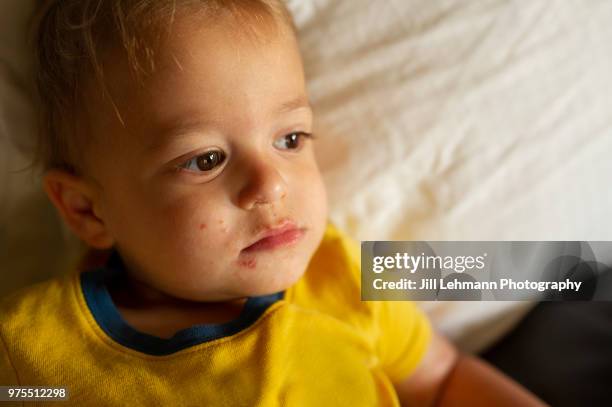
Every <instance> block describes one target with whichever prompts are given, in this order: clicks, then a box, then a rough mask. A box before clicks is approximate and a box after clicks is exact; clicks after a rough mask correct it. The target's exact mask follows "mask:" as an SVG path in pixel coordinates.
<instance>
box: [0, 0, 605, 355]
mask: <svg viewBox="0 0 612 407" xmlns="http://www.w3.org/2000/svg"><path fill="white" fill-rule="evenodd" d="M32 4H33V1H23V0H4V1H3V2H2V5H0V273H2V274H1V275H0V279H1V281H2V284H0V295H5V294H6V293H8V292H11V291H14V290H15V289H17V288H19V287H22V286H24V285H26V284H29V283H32V282H35V281H40V280H42V279H44V278H47V277H48V276H52V275H56V274H60V273H63V272H65V271H66V270H67V269H68V268H69V267H70V266H71V265H73V264H74V262H75V261H76V260H75V259H76V257H77V254H78V253H79V245H78V244H77V243H76V241H75V240H74V239H72V238H70V235H69V234H67V233H66V232H65V230H64V229H63V228H62V226H61V223H60V221H59V219H58V218H57V216H56V215H55V212H54V210H53V208H52V207H51V205H50V203H49V202H47V200H46V198H45V196H44V195H43V192H42V189H41V187H40V182H39V181H38V180H37V179H36V178H35V177H33V176H32V175H31V174H30V173H28V172H27V171H23V172H15V171H16V170H19V169H20V168H23V167H24V166H25V165H27V158H26V154H27V151H28V149H29V148H30V147H31V144H32V136H33V121H34V117H33V114H32V112H31V106H30V102H29V100H28V97H27V92H26V90H27V87H28V86H29V85H28V67H29V60H28V57H27V53H26V52H25V44H24V42H23V38H24V35H25V31H24V30H25V21H26V19H27V16H28V13H29V11H30V9H31V6H32ZM288 4H289V7H290V9H291V10H292V12H293V13H294V15H295V19H296V25H297V27H298V30H299V41H300V47H301V48H302V52H303V56H304V62H305V69H306V76H307V80H308V87H309V92H310V97H311V101H312V104H313V106H314V109H315V133H316V134H317V135H318V136H319V138H318V140H317V141H316V143H317V145H316V149H317V157H318V160H319V163H320V166H321V170H322V172H323V174H324V177H325V182H326V185H327V187H328V196H329V201H330V216H331V218H332V219H333V220H334V221H335V222H336V224H337V225H338V226H339V227H341V228H342V229H344V230H345V231H346V232H348V233H349V234H350V235H352V236H353V237H355V239H357V240H612V224H611V223H612V222H611V220H612V189H611V188H610V187H609V185H610V174H612V160H611V158H612V101H611V100H610V99H611V97H612V96H611V95H612V77H611V75H610V74H609V73H610V72H612V47H610V46H609V44H611V43H612V25H610V24H609V22H610V21H612V2H608V1H604V0H576V1H573V2H566V1H554V0H550V1H545V0H533V1H530V2H526V1H521V0H514V1H511V0H507V1H501V0H482V1H477V2H476V1H474V2H467V1H461V0H449V1H441V0H439V1H429V0H388V1H382V0H381V1H376V2H373V1H369V0H351V1H347V0H343V1H337V0H288ZM609 256H612V254H610V255H609ZM420 305H421V306H422V307H423V308H424V309H425V310H426V311H427V312H428V313H429V315H430V316H431V318H432V321H433V322H434V324H435V325H436V326H437V327H438V329H439V330H441V331H442V332H444V333H446V334H447V335H449V336H450V337H451V338H453V339H454V340H455V341H456V342H457V343H458V344H459V345H460V346H461V347H462V348H463V349H465V350H468V351H479V350H482V349H484V348H486V347H487V346H489V345H490V344H491V343H493V342H494V341H495V340H496V339H498V338H499V337H501V336H502V335H503V334H504V333H506V332H507V331H508V330H509V329H511V327H512V326H513V325H514V324H516V323H517V322H518V321H519V320H520V318H521V317H522V316H523V315H524V314H525V313H526V312H527V311H528V310H529V309H530V308H531V307H532V305H533V304H531V303H514V302H483V303H481V302H440V303H434V302H424V303H420Z"/></svg>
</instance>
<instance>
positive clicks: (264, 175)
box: [238, 160, 287, 210]
mask: <svg viewBox="0 0 612 407" xmlns="http://www.w3.org/2000/svg"><path fill="white" fill-rule="evenodd" d="M246 171H247V173H248V175H247V178H246V179H247V181H246V183H245V185H244V186H243V187H242V188H241V189H240V191H239V193H238V205H239V206H240V207H241V208H243V209H247V210H248V209H252V208H253V207H254V206H255V205H263V204H272V203H275V202H277V201H279V200H280V199H282V198H283V197H285V195H286V193H287V184H286V182H285V180H284V179H283V177H282V174H281V173H280V172H279V170H278V169H277V168H275V166H274V165H273V164H272V163H266V162H264V160H258V161H257V162H255V163H254V164H253V165H252V166H250V167H248V168H246Z"/></svg>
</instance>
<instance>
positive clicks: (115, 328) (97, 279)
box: [80, 251, 285, 356]
mask: <svg viewBox="0 0 612 407" xmlns="http://www.w3.org/2000/svg"><path fill="white" fill-rule="evenodd" d="M124 272H125V268H124V265H123V262H122V261H121V257H120V256H119V253H118V252H117V251H113V252H112V254H111V256H110V257H109V259H108V261H107V262H106V265H105V266H104V267H101V268H97V269H93V270H89V271H85V272H83V273H81V275H80V282H81V289H82V290H83V295H84V297H85V301H86V303H87V306H88V307H89V310H90V311H91V313H92V315H93V317H94V319H95V320H96V322H97V323H98V325H99V326H100V328H102V330H104V332H106V333H107V334H108V336H110V337H111V338H112V339H114V340H115V341H116V342H118V343H120V344H121V345H123V346H126V347H128V348H131V349H134V350H137V351H139V352H142V353H146V354H149V355H156V356H161V355H170V354H172V353H175V352H178V351H180V350H183V349H186V348H189V347H191V346H195V345H198V344H200V343H203V342H209V341H212V340H215V339H219V338H224V337H226V336H231V335H234V334H235V333H238V332H240V331H241V330H243V329H245V328H247V327H249V326H250V325H252V324H253V323H254V322H255V321H256V320H257V319H258V318H259V317H260V316H261V315H262V314H263V313H264V312H265V311H266V309H268V307H270V306H271V305H272V304H274V303H275V302H277V301H279V300H282V299H283V298H284V295H285V292H284V291H280V292H277V293H274V294H269V295H262V296H257V297H248V298H247V301H246V302H245V304H244V307H243V309H242V312H241V313H240V315H239V316H238V317H237V318H236V319H234V320H232V321H229V322H226V323H222V324H202V325H194V326H191V327H189V328H185V329H182V330H180V331H178V332H177V333H176V334H175V335H174V336H173V337H172V338H169V339H166V338H160V337H158V336H154V335H150V334H147V333H144V332H140V331H138V330H136V329H135V328H133V327H132V326H130V325H129V324H128V323H127V322H126V321H125V320H124V319H123V318H122V317H121V314H120V313H119V310H118V309H117V307H116V306H115V304H114V303H113V300H112V298H111V296H110V294H109V292H108V289H107V286H108V284H109V282H110V281H111V280H112V279H113V278H115V277H116V276H117V275H118V274H119V273H124Z"/></svg>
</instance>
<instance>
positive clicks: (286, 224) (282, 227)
mask: <svg viewBox="0 0 612 407" xmlns="http://www.w3.org/2000/svg"><path fill="white" fill-rule="evenodd" d="M293 229H297V225H296V224H295V222H294V221H292V220H291V219H284V220H282V221H280V222H279V223H277V224H276V225H274V226H264V227H262V228H260V230H261V232H259V233H258V235H257V237H256V238H255V240H253V241H252V242H251V243H250V244H249V245H248V246H247V247H245V248H248V247H250V246H252V245H254V244H255V243H257V242H259V241H260V240H262V239H265V238H267V237H271V236H276V235H280V234H281V233H285V232H287V231H289V230H293Z"/></svg>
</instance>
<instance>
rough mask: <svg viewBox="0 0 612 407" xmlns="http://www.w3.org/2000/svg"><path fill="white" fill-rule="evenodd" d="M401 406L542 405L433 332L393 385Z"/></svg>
mask: <svg viewBox="0 0 612 407" xmlns="http://www.w3.org/2000/svg"><path fill="white" fill-rule="evenodd" d="M395 390H396V391H397V394H398V397H399V399H400V402H401V404H402V405H403V406H408V405H410V406H427V407H430V406H472V407H477V406H527V407H529V406H544V405H546V404H545V403H544V402H542V401H541V400H539V399H538V398H537V397H536V396H535V395H533V394H532V393H530V392H529V391H528V390H527V389H525V388H524V387H522V386H521V385H519V384H518V383H516V382H515V381H514V380H512V379H510V378H509V377H507V376H505V375H504V374H503V373H502V372H500V371H499V370H497V369H495V368H494V367H492V366H490V365H489V364H488V363H486V362H484V361H482V360H480V359H478V358H476V357H473V356H469V355H466V354H462V353H460V352H459V351H458V350H457V348H455V346H453V345H452V344H451V343H450V342H449V341H448V340H446V339H445V338H443V337H442V336H440V335H438V334H436V333H433V335H432V340H431V343H430V345H429V350H428V351H427V354H426V355H425V357H424V358H423V360H422V361H421V363H420V364H419V366H418V367H417V368H416V370H415V371H414V373H413V374H411V375H410V377H408V378H406V379H405V380H404V381H402V382H400V383H397V384H396V385H395Z"/></svg>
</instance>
